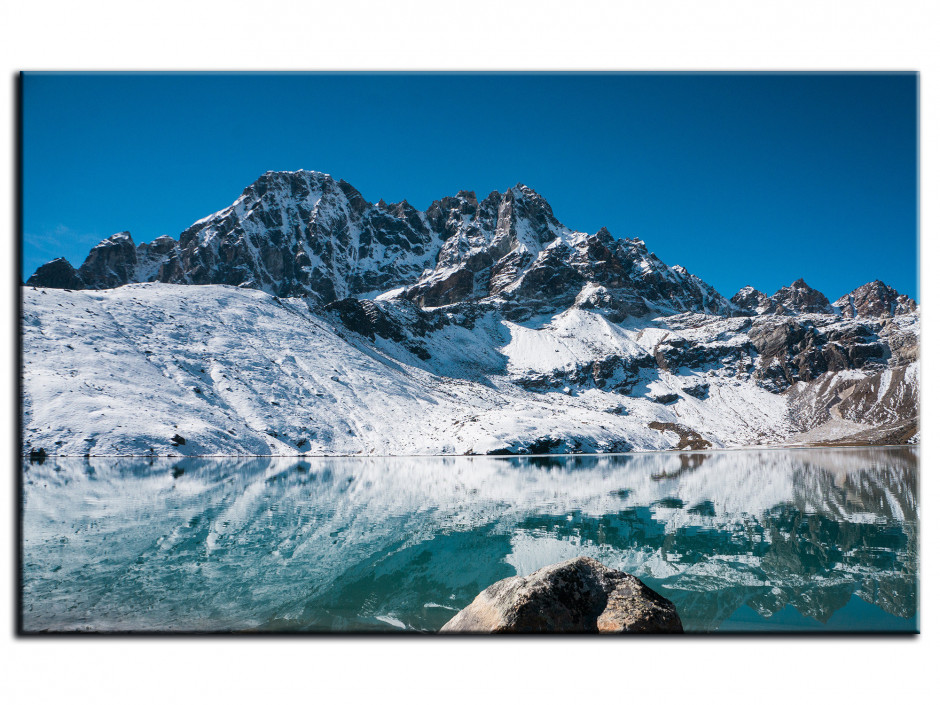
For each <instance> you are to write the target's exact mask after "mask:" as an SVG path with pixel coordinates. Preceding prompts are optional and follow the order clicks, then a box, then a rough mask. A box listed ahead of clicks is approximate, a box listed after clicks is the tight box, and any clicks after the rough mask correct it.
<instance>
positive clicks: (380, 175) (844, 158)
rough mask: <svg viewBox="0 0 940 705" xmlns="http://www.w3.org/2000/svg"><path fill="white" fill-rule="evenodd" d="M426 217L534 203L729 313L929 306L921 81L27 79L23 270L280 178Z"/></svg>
mask: <svg viewBox="0 0 940 705" xmlns="http://www.w3.org/2000/svg"><path fill="white" fill-rule="evenodd" d="M270 169H274V170H282V169H283V170H294V169H315V170H317V171H324V172H327V173H330V174H332V175H333V176H334V177H336V178H344V179H346V180H347V181H349V182H350V183H352V184H353V185H354V186H355V187H356V188H358V189H359V190H360V191H361V192H362V194H363V195H364V196H365V197H366V199H368V200H370V201H372V202H375V201H378V200H379V199H380V198H384V199H385V200H386V201H389V202H392V201H397V200H400V199H403V198H407V199H408V201H409V202H410V203H412V204H413V205H415V206H416V207H419V208H426V207H427V206H428V204H429V203H430V202H431V201H432V200H434V199H437V198H440V197H442V196H446V195H453V194H455V193H456V192H457V191H458V190H460V189H470V190H474V191H476V192H477V194H479V195H483V194H486V193H489V192H490V191H492V190H493V189H496V190H499V191H504V190H505V189H506V188H508V187H509V186H512V185H513V184H515V183H517V182H523V183H525V184H527V185H529V186H531V187H532V188H534V189H535V190H537V191H538V192H540V193H541V194H542V195H543V196H545V198H546V199H547V200H548V202H549V203H550V204H551V205H552V207H553V209H554V211H555V215H556V216H557V217H558V219H559V220H561V221H562V222H563V223H564V224H566V225H567V226H569V227H571V228H574V229H577V230H586V231H591V232H593V231H596V230H598V229H599V228H600V227H601V226H606V227H607V228H608V229H609V230H610V231H611V233H613V235H614V236H615V237H640V238H642V239H643V240H645V241H646V243H647V245H648V246H649V248H650V249H651V250H652V251H653V252H655V253H656V254H657V255H658V256H659V257H660V258H661V259H662V260H664V261H665V262H666V263H667V264H670V265H672V264H682V265H684V266H686V267H687V268H688V269H689V270H690V271H692V272H694V273H695V274H698V275H699V276H701V277H702V278H703V279H705V280H706V281H707V282H709V283H711V284H713V285H714V286H716V287H717V288H718V290H719V291H720V292H721V293H723V294H725V295H726V296H731V295H732V294H733V293H734V292H735V291H737V290H738V289H739V288H740V287H742V286H744V285H746V284H750V285H752V286H755V287H757V288H758V289H761V290H763V291H765V292H767V293H772V292H773V291H776V290H777V289H778V288H779V287H781V286H784V285H787V284H790V283H791V282H793V281H794V280H795V279H797V278H799V277H804V278H805V279H806V281H807V282H808V283H809V284H810V285H812V286H815V287H816V288H818V289H820V290H821V291H823V293H825V294H826V295H827V296H828V297H829V298H830V299H833V300H834V299H835V298H837V297H838V296H840V295H841V294H843V293H845V292H847V291H849V290H851V289H853V288H855V287H856V286H859V285H860V284H863V283H865V282H868V281H871V280H873V279H882V280H884V281H885V282H887V283H888V284H890V285H892V286H894V287H895V288H897V289H898V290H899V291H901V292H902V293H906V294H908V295H911V296H915V297H916V295H917V77H916V75H914V74H757V73H755V74H684V75H683V74H661V73H659V74H657V73H653V74H600V75H597V74H593V75H590V74H476V75H474V74H425V75H422V74H384V75H383V74H163V75H161V74H123V75H122V74H37V73H30V74H26V75H25V76H24V78H23V171H24V173H23V180H22V185H23V220H24V233H23V270H24V279H25V278H26V277H28V276H29V275H30V274H32V272H33V271H34V270H35V269H36V267H37V266H38V265H39V264H41V263H43V262H46V261H48V260H50V259H52V258H54V257H60V256H64V257H66V258H68V259H69V260H70V261H71V262H72V263H73V264H74V265H75V266H78V265H79V264H81V262H82V261H83V260H84V257H85V255H86V254H87V253H88V250H89V249H90V248H91V247H92V246H93V245H95V244H96V243H97V242H98V241H100V240H101V239H103V238H105V237H107V236H109V235H111V234H112V233H115V232H119V231H121V230H129V231H130V232H131V234H132V236H133V237H134V240H135V242H138V243H139V242H146V241H150V240H152V239H154V238H155V237H157V236H159V235H162V234H168V235H172V236H173V237H178V236H179V233H180V232H181V231H183V230H184V229H185V228H186V227H188V226H189V225H190V224H192V223H193V222H194V221H196V220H198V219H200V218H202V217H204V216H206V215H209V214H210V213H213V212H215V211H217V210H220V209H222V208H224V207H226V206H228V205H229V204H231V203H232V201H234V200H235V199H236V198H237V197H238V196H239V194H240V193H241V191H242V189H244V187H245V186H247V185H248V184H250V183H251V182H252V181H254V180H255V179H256V178H257V177H258V176H259V175H261V174H262V173H264V172H265V171H267V170H270Z"/></svg>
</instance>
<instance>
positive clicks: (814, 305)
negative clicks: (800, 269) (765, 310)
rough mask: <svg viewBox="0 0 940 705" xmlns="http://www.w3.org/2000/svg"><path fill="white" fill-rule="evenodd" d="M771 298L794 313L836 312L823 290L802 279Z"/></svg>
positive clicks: (787, 310)
mask: <svg viewBox="0 0 940 705" xmlns="http://www.w3.org/2000/svg"><path fill="white" fill-rule="evenodd" d="M770 298H771V300H772V301H773V302H774V303H776V304H779V305H780V306H782V307H783V309H784V310H785V311H786V312H792V313H834V310H833V308H832V306H831V305H830V303H829V299H827V298H826V296H825V294H823V293H822V292H821V291H817V290H816V289H813V288H812V287H811V286H810V285H809V284H807V283H806V282H805V281H803V280H802V279H797V280H796V281H795V282H793V283H792V284H791V285H790V286H785V287H783V288H782V289H780V290H779V291H778V292H777V293H776V294H774V295H773V296H771V297H770Z"/></svg>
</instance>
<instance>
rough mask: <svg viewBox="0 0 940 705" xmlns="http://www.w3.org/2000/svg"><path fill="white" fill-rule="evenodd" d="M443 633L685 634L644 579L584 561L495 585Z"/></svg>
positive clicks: (669, 607) (668, 604) (666, 604)
mask: <svg viewBox="0 0 940 705" xmlns="http://www.w3.org/2000/svg"><path fill="white" fill-rule="evenodd" d="M441 631H442V632H493V633H507V632H523V633H535V632H548V633H551V632H555V633H593V634H597V633H599V632H600V633H605V632H646V633H681V632H682V622H681V621H679V614H678V613H677V612H676V608H675V605H673V604H672V603H671V602H670V601H669V600H667V599H666V598H665V597H663V596H662V595H659V594H658V593H656V592H654V591H653V590H651V589H650V588H648V587H647V586H646V585H644V584H643V583H642V582H640V581H639V579H637V578H635V577H634V576H632V575H628V574H627V573H623V572H621V571H619V570H611V569H610V568H608V567H606V566H605V565H603V564H601V563H599V562H597V561H595V560H594V559H593V558H587V557H584V556H581V557H579V558H573V559H571V560H569V561H564V562H562V563H556V564H554V565H550V566H547V567H545V568H541V569H540V570H537V571H535V572H534V573H531V574H530V575H526V576H524V577H523V576H516V577H512V578H506V579H505V580H500V581H499V582H497V583H493V584H492V585H490V586H489V587H488V588H486V590H484V591H483V592H481V593H480V594H479V595H477V596H476V599H474V601H473V602H472V603H471V604H470V605H469V606H468V607H465V608H464V609H462V610H461V611H460V612H458V613H457V614H456V615H455V616H454V618H453V619H451V620H450V621H449V622H448V623H447V624H445V625H444V626H443V627H441Z"/></svg>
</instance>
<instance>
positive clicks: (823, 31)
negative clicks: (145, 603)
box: [0, 0, 940, 705]
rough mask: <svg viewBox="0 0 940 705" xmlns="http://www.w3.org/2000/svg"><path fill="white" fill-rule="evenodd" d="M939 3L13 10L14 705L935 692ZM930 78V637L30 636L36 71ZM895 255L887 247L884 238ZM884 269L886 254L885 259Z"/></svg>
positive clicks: (426, 3)
mask: <svg viewBox="0 0 940 705" xmlns="http://www.w3.org/2000/svg"><path fill="white" fill-rule="evenodd" d="M938 5H940V3H937V2H935V1H934V2H928V1H927V0H923V1H919V0H893V1H892V2H890V3H888V2H872V1H870V0H854V1H853V2H847V1H845V0H841V1H833V0H812V1H809V2H808V1H805V0H787V1H786V2H780V1H779V0H772V1H765V2H757V1H756V0H741V1H739V2H736V1H733V0H723V1H714V2H705V1H703V0H697V1H696V0H658V1H654V0H647V1H644V2H632V3H624V2H620V3H615V2H599V1H595V0H579V1H577V2H571V1H570V0H569V1H568V2H550V1H547V0H546V1H544V2H541V3H539V2H529V1H525V2H510V0H503V1H502V2H493V1H491V0H476V1H475V2H462V3H453V2H443V1H442V0H438V2H434V1H433V0H412V1H410V2H409V1H407V0H403V1H400V2H395V3H392V2H387V3H384V4H379V3H368V2H362V1H361V0H345V1H343V0H335V1H334V2H330V3H323V2H306V3H301V2H283V1H282V0H276V1H272V0H254V1H253V2H245V1H244V0H229V2H215V1H213V2H199V1H197V0H185V1H184V2H181V1H179V0H164V1H163V2H159V3H151V2H136V3H135V2H127V1H126V0H125V1H124V2H117V1H112V0H107V1H102V0H84V1H83V2H49V1H44V0H14V1H12V2H10V1H8V2H5V3H3V5H2V7H3V9H2V14H0V55H2V64H3V68H4V69H5V73H4V74H3V76H2V78H3V80H4V81H5V83H4V85H3V90H0V95H2V100H3V109H2V110H0V124H2V128H3V129H2V133H3V138H2V139H0V145H2V150H3V156H4V157H5V159H4V162H5V164H6V168H5V169H3V170H2V171H0V194H2V213H0V223H3V225H4V226H5V228H6V229H5V230H4V231H3V234H2V242H3V243H4V245H3V246H4V250H3V252H4V254H6V255H7V256H6V257H4V258H2V259H0V263H2V267H3V269H2V270H0V282H2V283H0V291H2V295H3V300H2V306H0V331H2V332H3V334H5V335H4V339H3V345H2V360H3V363H4V365H3V369H2V375H0V381H2V385H3V387H2V389H3V397H2V404H0V414H2V420H0V429H2V432H3V433H4V436H3V438H2V445H0V448H3V455H2V456H0V458H2V460H3V461H4V462H2V463H0V468H2V469H0V473H2V480H0V488H2V494H3V499H2V503H0V510H2V513H3V516H4V519H5V521H4V523H3V524H0V527H2V528H3V529H4V530H5V531H4V533H3V540H2V541H0V546H2V554H0V570H2V573H3V575H2V578H0V622H2V625H0V642H2V645H3V653H2V657H0V672H2V674H3V676H2V678H0V698H4V699H5V701H6V702H10V703H27V702H29V703H33V702H68V703H70V704H71V703H117V702H128V703H141V702H142V703H163V704H165V703H172V702H181V703H187V702H197V701H198V702H203V703H215V702H230V701H235V702H270V701H275V702H285V701H295V700H297V701H304V702H314V701H319V702H324V701H334V702H342V703H345V702H356V701H359V700H365V699H367V698H368V699H369V700H381V701H389V702H393V703H394V702H409V703H410V702H415V701H417V702H448V703H452V702H457V703H462V702H468V703H478V702H481V701H483V699H484V698H491V699H494V700H496V699H498V700H499V701H502V700H504V699H509V698H512V697H514V698H524V699H526V700H528V699H530V698H547V699H549V700H550V702H552V703H564V702H570V701H574V700H577V701H582V702H583V701H589V700H592V699H594V698H597V697H599V696H607V697H613V698H618V699H620V698H622V699H624V700H636V699H638V698H644V699H648V700H649V701H650V702H656V703H660V702H672V701H695V702H729V703H735V702H758V703H777V702H781V703H782V702H786V703H788V704H790V705H792V704H793V703H794V702H797V703H799V702H810V703H811V702H816V701H823V700H826V701H836V700H838V701H840V702H853V703H854V702H876V701H882V702H883V701H891V702H897V703H900V704H901V705H906V703H909V702H921V701H925V700H928V699H931V700H932V698H934V697H936V692H935V691H936V690H937V684H936V683H937V682H936V679H937V671H938V665H937V663H938V662H937V659H936V658H930V650H931V649H930V647H935V646H936V645H937V643H938V642H940V638H938V637H937V635H936V630H937V628H938V626H937V625H938V622H937V619H936V618H935V616H936V613H937V609H938V608H937V607H936V606H935V605H934V604H933V603H934V600H935V598H936V592H937V591H936V589H935V588H936V584H937V579H936V577H937V571H936V563H937V561H936V560H935V556H936V555H937V547H938V544H937V540H936V539H937V532H936V527H937V525H938V519H940V507H938V506H937V504H936V502H935V501H934V500H935V499H936V497H937V492H936V487H937V482H936V479H935V478H933V477H932V473H933V472H934V471H938V472H940V470H938V469H937V468H935V467H933V466H934V465H935V462H934V461H935V460H936V459H937V457H938V453H937V451H936V448H937V443H936V442H935V439H936V437H937V423H936V412H937V408H938V407H937V395H936V391H937V389H938V384H937V379H938V372H937V366H936V364H935V362H934V359H933V358H932V356H931V354H932V353H933V352H934V351H935V350H936V349H937V345H936V342H937V335H936V329H935V324H934V321H935V320H937V317H936V316H935V314H934V312H935V311H936V307H937V306H938V305H940V303H938V301H940V299H938V297H937V296H936V291H937V285H936V281H937V277H935V276H933V265H936V264H937V261H938V260H937V257H936V254H937V246H936V244H935V238H936V233H935V225H936V222H937V219H936V211H937V208H936V205H937V194H938V182H937V167H936V165H937V163H938V161H937V156H938V155H937V125H938V124H940V106H938V100H937V91H938V89H940V65H938V61H937V54H938V53H940V52H937V51H936V49H935V46H933V45H935V44H937V43H938V39H937V37H938V36H940V26H938V25H940V23H938V12H937V9H936V8H937V6H938ZM550 68H551V69H697V70H701V69H715V70H722V69H809V70H816V69H849V70H858V69H877V70H884V69H893V70H918V71H921V81H920V89H921V100H922V102H921V177H922V182H921V272H922V274H921V276H922V281H921V292H920V297H919V301H920V302H922V303H923V305H924V317H923V322H924V325H923V333H924V337H923V350H924V356H923V357H924V368H925V369H924V370H923V375H922V378H923V382H924V388H923V407H922V411H923V415H922V419H923V432H922V437H923V439H924V446H923V456H922V483H921V488H922V496H923V500H922V506H923V507H924V512H923V519H922V522H923V524H922V526H923V531H922V537H923V538H922V551H921V558H922V566H921V571H922V573H921V575H922V580H921V591H922V592H921V609H922V611H921V615H922V616H921V630H922V632H923V634H922V635H921V636H919V637H910V638H902V639H897V638H892V639H885V638H882V639H875V638H838V639H834V638H819V637H815V638H810V637H799V638H787V639H783V638H779V637H777V638H760V639H750V640H745V639H740V638H731V639H729V638H686V639H682V640H676V639H621V640H610V639H604V640H599V639H596V640H586V639H554V640H544V639H540V640H533V639H524V640H522V639H508V640H507V639H501V640H495V641H492V640H481V639H473V640H467V639H462V640H452V639H449V640H433V639H427V638H418V639H375V638H368V639H363V638H350V637H345V638H330V639H324V638H319V639H305V638H299V639H298V638H285V639H270V638H267V639H258V638H254V639H241V638H225V639H219V638H213V639H208V638H205V639H197V638H187V639H181V638H167V637H164V638H147V639H143V638H135V639H128V638H124V639H113V638H94V637H89V638H79V639H75V638H46V639H35V638H31V639H23V638H15V637H14V636H13V628H14V627H13V610H14V592H13V590H14V588H15V585H16V582H15V581H16V578H15V575H14V572H15V571H14V553H13V550H14V526H15V524H14V521H15V507H16V503H15V498H14V491H13V490H14V478H15V473H16V472H17V471H18V468H17V463H16V460H15V458H14V452H15V451H16V442H15V438H14V433H15V426H14V421H15V418H16V414H17V412H18V403H17V401H16V400H15V399H14V396H15V394H14V387H13V380H14V379H15V374H16V370H15V369H14V349H15V345H16V340H15V330H16V328H15V321H16V312H15V303H14V287H13V283H14V282H15V281H17V277H18V269H17V263H16V261H15V258H14V257H13V243H14V240H15V238H16V237H17V234H16V227H15V220H14V210H13V204H14V198H15V183H16V181H15V179H16V175H15V169H14V154H15V152H14V145H15V139H16V138H15V134H14V132H13V125H14V123H13V115H14V105H13V100H14V81H15V75H16V72H17V71H19V70H21V69H28V70H38V69H550ZM885 247H886V248H887V247H890V241H889V240H887V239H886V241H885ZM872 256H873V257H877V256H878V254H877V252H873V253H872Z"/></svg>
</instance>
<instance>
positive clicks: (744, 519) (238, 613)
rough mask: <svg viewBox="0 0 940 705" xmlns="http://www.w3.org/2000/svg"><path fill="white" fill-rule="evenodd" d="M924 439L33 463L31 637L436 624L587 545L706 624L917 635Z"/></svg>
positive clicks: (27, 480) (692, 621) (26, 516)
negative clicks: (711, 448) (881, 443)
mask: <svg viewBox="0 0 940 705" xmlns="http://www.w3.org/2000/svg"><path fill="white" fill-rule="evenodd" d="M917 467H918V451H917V450H916V449H911V448H874V449H868V448H865V449H856V448H852V449H846V448H840V449H812V450H766V451H765V450H761V451H730V452H703V453H681V454H675V453H665V454H663V453H649V454H635V455H620V456H573V457H572V456H567V457H558V456H555V457H532V458H521V457H515V458H513V457H510V458H503V457H500V458H492V457H466V458H464V457H458V458H453V457H445V458H441V457H436V458H306V459H299V458H298V459H284V458H255V459H248V460H245V459H235V458H212V459H209V458H206V459H185V460H183V459H176V460H172V459H157V460H154V461H153V462H149V461H141V460H140V459H122V458H91V459H65V458H60V459H56V458H50V459H47V460H46V461H45V462H44V463H41V464H39V463H32V464H30V463H26V464H24V469H23V472H24V475H23V490H24V492H23V498H22V502H23V504H22V507H23V576H22V586H23V588H22V589H23V628H24V629H25V630H26V631H35V630H52V631H60V630H100V631H108V630H121V631H124V630H133V631H138V630H143V631H150V630H160V631H174V630H181V631H220V630H221V631H229V630H262V631H280V630H290V631H295V630H300V631H346V630H355V631H359V630H372V631H386V630H391V631H395V630H400V629H409V630H415V629H416V630H436V629H438V628H439V627H440V626H441V625H443V624H444V622H446V621H447V620H448V619H449V618H450V617H451V616H453V614H454V613H455V612H456V611H457V610H459V609H461V608H462V607H464V606H466V605H467V604H469V603H470V602H471V601H472V599H473V598H474V596H475V595H476V594H477V593H478V592H480V591H481V590H483V589H484V588H485V587H487V586H488V585H490V584H491V583H493V582H495V581H497V580H500V579H502V578H505V577H508V576H511V575H516V574H526V573H529V572H531V571H533V570H536V569H537V568H540V567H542V566H544V565H548V564H550V563H555V562H557V561H561V560H564V559H567V558H571V557H574V556H578V555H587V556H591V557H593V558H596V559H598V560H600V561H601V562H603V563H605V564H606V565H608V566H610V567H612V568H619V569H621V570H625V571H627V572H630V573H633V574H635V575H637V576H639V577H640V578H641V579H642V580H643V581H644V582H646V583H647V584H649V585H650V586H651V587H653V588H654V589H655V590H657V591H659V592H661V593H662V594H664V595H665V596H667V597H668V598H669V599H671V600H672V601H673V602H674V603H675V604H676V606H677V608H678V610H679V614H680V616H681V618H682V621H683V624H684V625H685V627H686V630H687V631H714V630H718V629H724V630H728V629H730V630H771V631H776V630H786V629H807V630H815V629H833V630H840V631H853V630H859V631H870V630H895V631H916V630H917V615H916V611H917V580H918V557H917V529H918V501H917Z"/></svg>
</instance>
